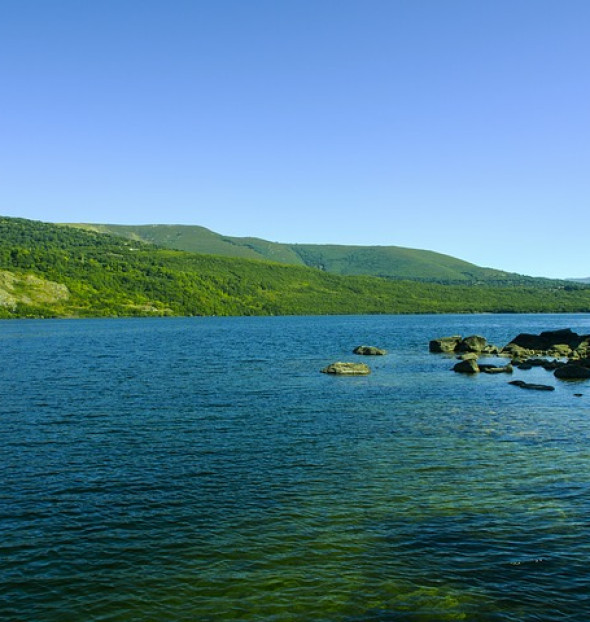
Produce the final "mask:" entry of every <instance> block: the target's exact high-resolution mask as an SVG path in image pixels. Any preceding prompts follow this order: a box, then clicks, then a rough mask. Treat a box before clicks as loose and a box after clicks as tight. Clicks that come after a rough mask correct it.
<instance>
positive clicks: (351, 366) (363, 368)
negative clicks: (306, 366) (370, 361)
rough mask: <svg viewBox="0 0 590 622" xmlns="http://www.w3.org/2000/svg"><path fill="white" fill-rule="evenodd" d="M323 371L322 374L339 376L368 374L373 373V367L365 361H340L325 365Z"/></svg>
mask: <svg viewBox="0 0 590 622" xmlns="http://www.w3.org/2000/svg"><path fill="white" fill-rule="evenodd" d="M321 372H322V374H335V375H338V376H366V375H368V374H370V373H371V368H370V367H369V366H368V365H365V364H364V363H343V362H342V361H338V362H336V363H331V364H330V365H328V366H327V367H324V369H322V370H321Z"/></svg>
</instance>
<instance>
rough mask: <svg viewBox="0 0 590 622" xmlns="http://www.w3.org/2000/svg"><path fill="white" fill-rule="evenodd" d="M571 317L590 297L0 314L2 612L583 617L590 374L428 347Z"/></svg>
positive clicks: (16, 617)
mask: <svg viewBox="0 0 590 622" xmlns="http://www.w3.org/2000/svg"><path fill="white" fill-rule="evenodd" d="M566 327H571V328H572V329H573V330H575V331H576V332H579V333H590V315H561V316H560V315H517V316H515V315H500V316H496V315H479V316H470V315H468V316H371V317H367V316H361V317H286V318H182V319H102V320H55V321H53V320H45V321H4V322H0V352H1V361H2V364H1V366H0V391H1V400H0V534H1V538H0V619H1V620H7V621H35V622H45V621H54V620H55V621H60V622H68V621H84V622H88V621H109V622H110V621H113V622H115V621H116V622H128V621H131V620H137V621H146V620H147V621H151V620H154V621H162V620H166V621H176V620H187V621H188V620H191V621H192V620H197V621H200V622H202V621H212V622H213V621H215V622H217V621H221V622H224V621H226V620H240V621H289V622H299V621H301V622H304V621H305V622H308V621H313V622H318V621H319V622H321V621H325V622H336V621H338V622H341V621H343V622H344V621H345V622H369V621H398V620H402V621H439V620H440V621H443V620H445V621H446V620H467V621H488V620H490V621H491V620H494V621H496V620H497V621H500V620H502V621H504V620H513V621H518V622H523V621H532V620H539V621H543V622H546V621H550V620H560V621H561V620H576V621H580V622H581V621H586V620H588V619H590V381H582V382H575V383H571V382H569V383H568V382H564V381H560V380H557V379H555V378H554V377H553V375H552V374H551V373H550V372H547V371H545V370H543V369H533V370H530V371H520V370H516V371H515V373H514V375H513V377H512V378H510V377H508V376H507V375H505V374H501V375H486V374H480V375H478V376H477V377H467V376H463V375H460V374H454V373H453V372H451V371H450V368H451V367H452V365H453V359H452V358H450V357H448V356H445V355H434V354H429V353H428V341H429V340H430V339H432V338H435V337H440V336H446V335H453V334H463V335H464V336H466V335H470V334H474V333H476V334H481V335H484V336H485V337H487V338H488V340H489V341H491V342H492V343H495V344H497V345H504V344H505V343H507V342H508V341H509V340H510V339H511V338H512V337H514V336H515V335H516V334H518V333H519V332H535V333H536V332H540V331H542V330H550V329H557V328H566ZM360 344H367V345H377V346H380V347H384V348H387V349H388V350H389V352H390V354H389V355H388V356H385V357H363V358H361V357H355V356H354V355H352V354H351V350H352V349H353V348H354V347H355V346H357V345H360ZM337 360H349V361H361V360H362V362H367V363H368V364H369V365H370V366H371V368H372V370H373V371H372V374H371V375H370V376H366V377H352V378H351V377H349V378H344V377H334V376H328V375H326V374H321V373H319V370H320V369H321V368H322V367H324V366H325V365H327V364H328V363H330V362H333V361H337ZM517 378H521V379H523V380H526V381H529V382H542V383H544V384H552V385H554V386H555V387H556V390H555V391H554V392H551V393H550V392H535V391H526V390H522V389H519V388H517V387H514V386H511V385H509V384H508V380H510V379H517ZM577 393H578V394H579V393H581V394H582V396H576V395H575V394H577Z"/></svg>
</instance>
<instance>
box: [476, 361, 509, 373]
mask: <svg viewBox="0 0 590 622" xmlns="http://www.w3.org/2000/svg"><path fill="white" fill-rule="evenodd" d="M479 368H480V370H481V371H483V372H485V373H486V374H511V373H512V372H513V371H514V368H513V367H512V365H511V364H510V363H508V365H499V366H498V365H482V364H480V365H479Z"/></svg>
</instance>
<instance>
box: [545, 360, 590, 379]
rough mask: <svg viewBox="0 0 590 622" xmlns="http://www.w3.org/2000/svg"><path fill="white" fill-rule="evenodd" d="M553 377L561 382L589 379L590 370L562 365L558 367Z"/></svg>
mask: <svg viewBox="0 0 590 622" xmlns="http://www.w3.org/2000/svg"><path fill="white" fill-rule="evenodd" d="M553 375H554V376H555V377H556V378H561V380H582V379H583V378H590V369H588V368H587V367H582V366H581V365H572V364H570V365H564V366H563V367H558V368H557V369H556V370H555V371H554V372H553Z"/></svg>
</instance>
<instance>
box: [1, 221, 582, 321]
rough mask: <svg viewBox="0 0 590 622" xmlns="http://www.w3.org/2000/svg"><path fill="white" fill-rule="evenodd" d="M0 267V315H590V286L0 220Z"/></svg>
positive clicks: (34, 222) (33, 222) (32, 222)
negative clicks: (374, 270) (176, 245)
mask: <svg viewBox="0 0 590 622" xmlns="http://www.w3.org/2000/svg"><path fill="white" fill-rule="evenodd" d="M0 270H2V271H3V273H4V275H5V276H4V281H1V280H0V289H1V288H2V282H5V283H8V284H9V286H10V287H11V288H12V289H11V291H10V292H8V291H7V289H6V288H7V287H8V286H6V287H5V296H4V298H2V294H1V292H0V316H1V317H52V316H58V317H59V316H101V315H273V314H274V315H285V314H336V313H343V314H349V313H431V312H518V311H533V312H535V311H538V312H541V311H548V312H549V311H553V312H555V311H585V312H588V311H590V287H585V286H583V285H577V284H571V285H569V286H567V287H565V288H564V287H562V286H559V287H551V288H550V287H545V288H542V289H541V288H538V287H528V288H523V287H519V288H517V287H494V288H491V287H484V286H480V287H473V286H445V285H440V284H436V283H416V282H409V281H390V280H384V279H379V278H375V277H364V276H362V277H361V276H351V277H343V276H338V275H334V274H329V273H326V272H322V271H320V270H314V269H311V268H307V267H300V266H286V265H282V264H278V263H270V262H262V261H257V260H248V259H238V258H228V257H219V256H212V255H199V254H193V253H186V252H183V251H174V250H168V249H157V248H155V247H153V246H151V245H147V244H144V243H142V242H138V241H130V240H128V239H124V238H120V237H115V236H110V235H105V234H100V233H96V232H91V231H85V230H78V229H75V228H71V227H62V226H57V225H51V224H47V223H39V222H36V221H28V220H23V219H13V218H1V217H0ZM7 274H8V276H6V275H7ZM31 275H33V276H34V277H35V279H31V278H30V276H31ZM64 286H65V287H64ZM65 288H67V289H65ZM32 289H36V291H37V292H39V291H41V292H45V295H39V294H38V293H37V294H35V295H32V294H33V293H34V292H32ZM52 292H53V293H54V294H55V295H53V297H52V295H49V294H51V293H52ZM2 300H4V303H2Z"/></svg>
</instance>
